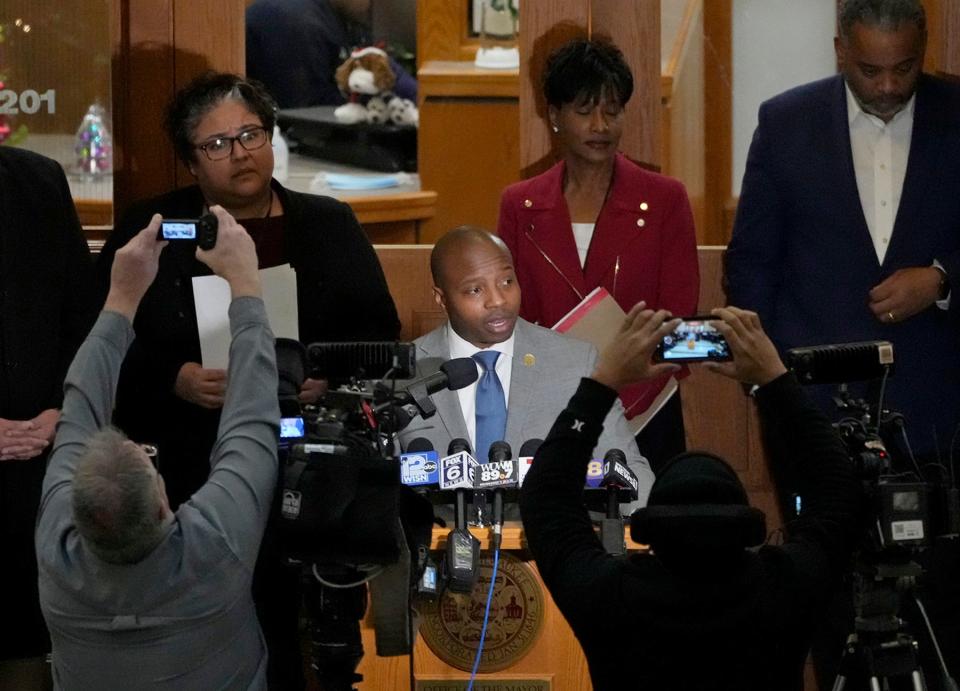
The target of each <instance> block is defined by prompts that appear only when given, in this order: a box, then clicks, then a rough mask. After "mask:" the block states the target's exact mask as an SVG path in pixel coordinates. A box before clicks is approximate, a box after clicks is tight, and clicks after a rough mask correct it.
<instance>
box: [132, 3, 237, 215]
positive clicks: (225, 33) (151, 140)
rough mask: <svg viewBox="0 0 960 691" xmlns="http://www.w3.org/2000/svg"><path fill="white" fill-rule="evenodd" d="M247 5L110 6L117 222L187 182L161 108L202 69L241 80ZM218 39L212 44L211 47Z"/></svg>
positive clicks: (160, 4) (135, 4) (154, 4)
mask: <svg viewBox="0 0 960 691" xmlns="http://www.w3.org/2000/svg"><path fill="white" fill-rule="evenodd" d="M245 6H246V5H245V3H244V0H204V1H203V2H197V1H196V0H153V2H135V1H134V0H114V25H113V26H114V28H115V29H116V31H115V32H114V34H113V36H114V39H113V45H114V53H113V119H114V207H115V218H119V216H120V215H122V213H123V210H124V209H125V208H126V207H127V206H129V205H130V203H131V202H133V201H136V200H138V199H145V198H148V197H152V196H155V195H157V194H161V193H163V192H166V191H168V190H171V189H173V188H174V187H176V186H177V185H183V184H189V183H191V182H192V178H191V177H190V176H189V174H188V173H187V172H186V169H185V168H181V169H180V170H179V171H178V169H177V164H176V160H175V156H174V152H173V147H172V146H171V144H170V142H169V140H168V139H167V136H166V133H165V132H164V130H163V112H164V108H165V107H166V104H167V103H168V101H169V100H170V98H171V97H172V96H173V94H174V92H175V91H176V90H177V88H179V87H180V86H183V85H184V84H185V83H186V82H187V81H189V79H191V78H192V77H193V76H195V75H197V74H199V73H201V72H202V71H204V70H206V69H211V68H213V69H218V70H227V71H232V72H241V73H242V72H243V69H244V28H243V11H244V8H245ZM211 37H215V39H216V40H211Z"/></svg>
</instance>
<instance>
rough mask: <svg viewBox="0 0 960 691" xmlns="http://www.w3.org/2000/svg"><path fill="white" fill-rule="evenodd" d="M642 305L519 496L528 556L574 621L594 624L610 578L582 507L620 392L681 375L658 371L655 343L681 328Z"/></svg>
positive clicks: (561, 420)
mask: <svg viewBox="0 0 960 691" xmlns="http://www.w3.org/2000/svg"><path fill="white" fill-rule="evenodd" d="M643 307H644V305H643V303H640V304H639V305H637V306H636V307H634V309H632V310H631V311H630V313H629V314H628V315H627V317H626V319H625V320H624V325H623V327H622V328H621V330H620V332H619V334H618V336H617V338H615V339H614V341H613V343H612V344H611V345H610V346H609V347H608V348H607V349H605V350H604V352H603V353H602V354H601V356H600V360H599V362H598V363H597V367H596V369H595V370H594V373H593V376H592V377H591V378H584V379H583V380H582V381H581V382H580V387H579V388H578V389H577V392H576V393H575V394H574V395H573V397H572V398H571V399H570V402H569V403H568V404H567V407H566V409H565V410H564V411H563V412H562V413H561V414H560V416H559V417H558V418H557V421H556V422H555V423H554V425H553V428H552V429H551V430H550V434H549V435H548V436H547V438H546V440H545V441H544V443H543V445H542V446H541V447H540V450H539V452H538V453H537V456H536V459H535V460H534V463H533V466H532V467H531V469H530V472H529V473H528V474H527V477H526V479H525V480H524V484H523V488H522V490H521V493H520V511H521V514H522V516H523V524H524V532H525V535H526V538H527V543H528V545H529V546H530V551H531V552H533V555H534V558H535V559H536V561H537V568H538V569H539V570H540V573H541V575H542V576H543V579H544V582H545V583H546V584H547V587H548V588H550V590H551V593H552V594H553V596H554V597H555V598H557V602H558V604H559V606H560V608H561V610H562V611H563V613H564V615H565V616H567V617H568V618H569V619H571V620H576V619H578V618H579V617H581V616H584V617H589V616H595V613H596V609H595V608H594V607H593V605H592V604H591V600H590V595H591V593H596V588H595V587H594V585H595V584H596V583H597V581H598V579H600V580H602V579H603V578H604V574H605V572H604V569H605V568H606V567H607V565H608V563H609V560H610V559H611V558H610V557H609V555H607V554H606V552H604V550H603V547H602V545H601V544H600V541H599V539H598V538H597V536H596V534H595V533H594V531H593V526H592V524H591V522H590V518H589V516H588V514H587V511H586V509H585V508H584V506H583V478H584V474H585V472H586V469H587V463H589V461H590V459H591V456H592V451H593V448H594V447H595V446H596V444H597V440H598V439H599V437H600V433H601V431H602V429H603V420H604V417H605V416H606V415H607V413H608V412H609V411H610V409H611V407H612V406H613V404H614V401H616V399H617V388H619V387H621V386H623V385H625V384H628V383H631V382H633V381H637V380H639V379H644V378H651V377H654V376H657V375H660V374H664V373H666V372H669V371H673V370H675V369H676V366H675V365H653V364H652V363H651V362H650V357H651V355H652V353H653V350H654V348H655V347H656V344H657V342H658V341H659V340H660V339H661V338H662V337H663V336H665V335H666V334H668V333H669V332H670V331H671V330H672V329H673V328H675V326H676V320H670V321H667V317H668V315H667V313H666V312H665V311H663V310H661V311H659V312H656V313H655V312H653V311H652V310H645V309H643Z"/></svg>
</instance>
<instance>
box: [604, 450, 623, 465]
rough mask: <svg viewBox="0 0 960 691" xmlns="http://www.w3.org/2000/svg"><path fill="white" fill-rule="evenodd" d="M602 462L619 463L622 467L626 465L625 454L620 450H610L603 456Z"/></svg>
mask: <svg viewBox="0 0 960 691" xmlns="http://www.w3.org/2000/svg"><path fill="white" fill-rule="evenodd" d="M603 460H604V462H607V463H609V462H610V461H614V462H618V461H619V462H620V463H622V464H624V465H626V464H627V454H625V453H624V452H623V451H621V450H620V449H610V450H609V451H607V452H606V453H605V454H603Z"/></svg>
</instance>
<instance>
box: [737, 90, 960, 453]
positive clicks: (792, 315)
mask: <svg viewBox="0 0 960 691" xmlns="http://www.w3.org/2000/svg"><path fill="white" fill-rule="evenodd" d="M916 97H917V98H916V107H915V111H914V125H913V135H912V140H911V143H910V154H909V159H908V164H907V171H906V177H905V179H904V183H903V193H902V196H901V200H900V207H899V209H898V210H897V217H896V221H895V224H894V229H893V234H892V236H891V239H890V245H889V247H888V249H887V253H886V256H885V257H884V261H883V263H882V264H881V263H880V262H878V261H877V256H876V252H875V251H874V248H873V244H872V241H871V238H870V233H869V230H868V228H867V224H866V220H865V217H864V214H863V210H862V208H861V204H860V197H859V194H858V191H857V182H856V176H855V174H854V168H853V156H852V152H851V147H850V133H849V126H848V120H847V101H846V93H845V89H844V82H843V79H842V77H840V76H836V77H831V78H828V79H824V80H822V81H818V82H813V83H811V84H806V85H804V86H800V87H797V88H795V89H792V90H790V91H787V92H786V93H783V94H781V95H779V96H777V97H775V98H773V99H771V100H770V101H767V102H766V103H764V104H763V105H761V106H760V113H759V124H758V125H757V129H756V132H755V133H754V137H753V143H752V144H751V146H750V153H749V156H748V158H747V168H746V173H745V174H744V178H743V187H742V192H741V196H740V204H739V208H738V210H737V218H736V223H735V226H734V231H733V238H732V240H731V242H730V246H729V248H728V250H727V257H726V262H727V264H726V272H727V288H728V298H729V301H730V304H733V305H737V306H739V307H745V308H749V309H754V310H756V311H757V312H759V314H760V317H761V319H762V321H763V324H764V326H765V328H766V329H767V330H768V332H769V333H770V334H771V336H772V337H773V339H774V341H775V342H776V343H777V345H778V346H779V347H780V348H781V349H787V348H792V347H796V346H801V345H819V344H827V343H841V342H850V341H862V340H875V339H886V340H890V341H892V342H893V343H894V351H895V359H896V364H895V373H894V375H893V376H891V378H890V381H889V383H888V385H887V391H886V399H885V402H886V405H885V407H888V408H890V409H893V410H898V411H900V412H903V413H904V414H905V415H906V418H907V430H908V432H909V433H910V440H911V442H912V444H913V446H914V449H915V450H919V451H929V450H932V449H933V447H934V433H933V430H934V428H936V435H937V437H936V438H937V439H938V440H939V446H940V447H941V448H946V447H947V445H948V444H949V440H950V437H951V436H952V434H953V432H954V429H955V427H956V425H957V422H958V408H960V406H958V401H960V393H958V392H960V336H958V331H960V330H958V324H957V320H956V312H957V310H958V307H957V299H958V296H957V295H956V290H954V295H953V300H952V302H951V306H952V310H949V311H945V310H941V309H939V308H938V307H936V306H931V307H930V308H928V309H926V310H924V311H923V312H921V313H920V314H917V315H916V316H914V317H911V318H910V319H907V320H905V321H903V322H897V323H894V324H884V323H880V322H879V321H877V319H876V318H875V317H874V316H873V314H872V312H871V311H870V309H869V307H868V292H869V291H870V289H871V288H872V287H874V286H875V285H877V284H878V283H880V282H881V281H883V280H884V279H885V278H887V277H888V276H890V275H891V274H893V273H894V272H895V271H897V270H898V269H902V268H907V267H922V266H930V265H931V264H932V263H933V261H934V260H938V261H939V262H940V263H941V264H942V265H943V266H944V267H945V269H946V271H947V274H948V276H949V277H950V278H951V280H952V283H953V285H954V286H957V285H960V86H957V85H952V84H949V83H947V82H945V81H942V80H939V79H936V78H933V77H929V76H926V75H923V76H921V78H920V81H919V83H918V86H917V92H916Z"/></svg>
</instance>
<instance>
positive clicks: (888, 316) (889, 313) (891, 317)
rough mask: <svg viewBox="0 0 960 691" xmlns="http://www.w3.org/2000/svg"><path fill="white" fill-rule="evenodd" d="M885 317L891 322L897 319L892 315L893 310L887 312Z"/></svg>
mask: <svg viewBox="0 0 960 691" xmlns="http://www.w3.org/2000/svg"><path fill="white" fill-rule="evenodd" d="M887 319H889V320H890V321H892V322H894V321H896V320H897V318H896V317H894V316H893V312H887Z"/></svg>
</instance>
